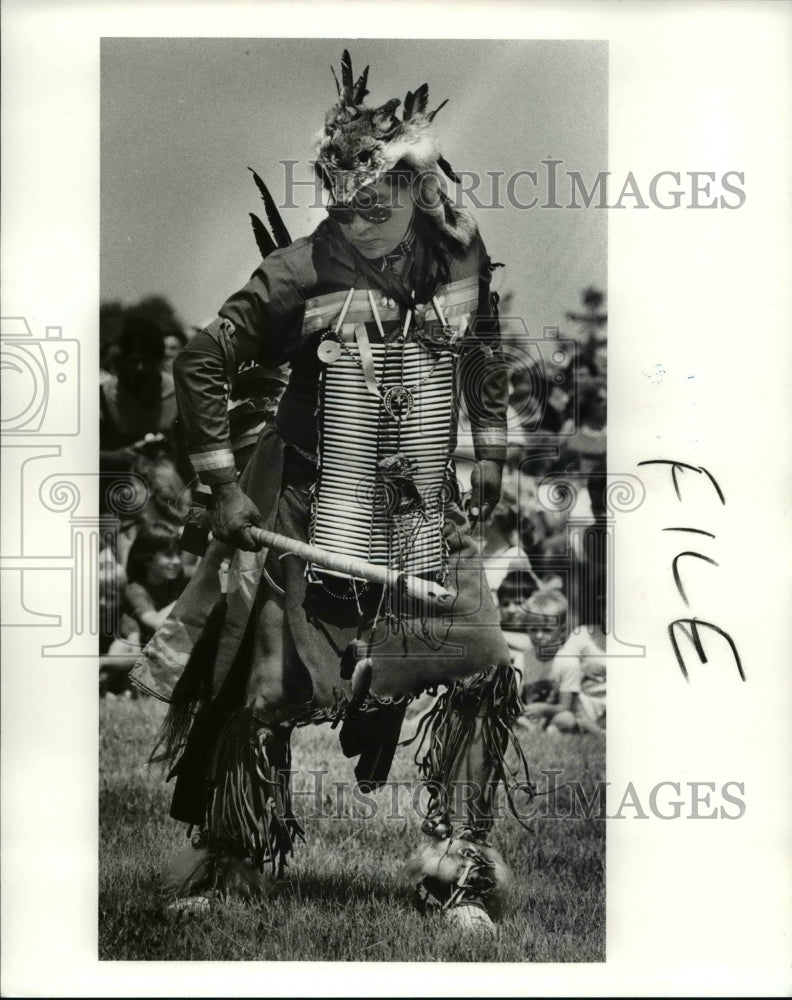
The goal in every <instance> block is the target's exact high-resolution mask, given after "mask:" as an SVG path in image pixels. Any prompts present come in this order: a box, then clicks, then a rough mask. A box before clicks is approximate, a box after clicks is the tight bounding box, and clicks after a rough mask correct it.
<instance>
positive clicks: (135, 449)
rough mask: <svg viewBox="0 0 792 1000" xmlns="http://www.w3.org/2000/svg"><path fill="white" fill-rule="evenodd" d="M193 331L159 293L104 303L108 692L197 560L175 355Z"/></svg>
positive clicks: (104, 663)
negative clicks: (187, 544) (186, 533)
mask: <svg viewBox="0 0 792 1000" xmlns="http://www.w3.org/2000/svg"><path fill="white" fill-rule="evenodd" d="M187 339H188V337H187V333H186V331H185V329H184V327H183V326H182V324H181V323H180V322H179V320H178V318H177V317H176V315H175V313H174V311H173V309H172V307H171V306H170V304H169V303H168V302H167V301H166V300H165V299H163V298H160V297H150V298H146V299H143V300H142V301H140V302H139V303H137V304H136V305H133V306H129V307H124V306H122V305H121V304H120V303H118V302H108V303H105V304H103V305H102V308H101V311H100V365H101V368H100V377H99V469H100V473H101V497H100V508H101V510H102V513H103V514H106V515H110V516H111V517H113V518H114V520H115V524H116V529H117V530H116V531H114V532H111V533H109V534H108V535H107V541H106V544H105V545H104V547H103V548H102V550H101V552H100V554H99V604H100V609H99V610H100V622H101V625H100V640H99V642H100V645H99V653H100V670H99V686H100V692H101V693H104V694H110V695H118V694H121V693H128V692H129V685H128V673H129V670H130V669H131V667H132V665H133V663H134V661H135V658H136V656H137V654H138V653H139V651H140V649H141V647H142V646H143V645H144V644H145V643H146V642H147V641H148V639H149V638H150V637H151V636H152V635H153V633H154V631H155V630H156V628H157V627H158V625H159V623H160V622H161V621H163V620H164V618H165V617H166V615H167V613H168V610H169V608H170V606H171V605H172V603H173V601H174V600H175V599H176V597H178V595H179V593H180V592H181V590H182V589H183V587H184V585H185V583H186V581H187V579H188V577H189V575H190V573H191V571H192V570H193V569H194V566H195V558H194V557H191V556H190V555H189V554H188V553H186V552H182V551H181V548H180V544H179V542H180V534H181V528H182V524H183V520H184V516H185V514H186V512H187V510H188V509H189V506H190V501H191V479H192V472H191V470H190V466H189V462H188V460H187V457H186V455H185V453H184V449H183V447H182V445H181V441H180V437H179V430H178V420H177V408H176V396H175V391H174V385H173V377H172V375H171V366H172V364H173V358H174V357H175V355H176V354H177V353H178V351H179V350H180V349H181V347H183V346H184V344H186V343H187Z"/></svg>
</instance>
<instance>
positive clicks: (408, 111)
mask: <svg viewBox="0 0 792 1000" xmlns="http://www.w3.org/2000/svg"><path fill="white" fill-rule="evenodd" d="M414 102H415V94H413V92H412V91H411V90H408V91H407V96H406V97H405V98H404V114H403V115H402V121H405V122H406V121H409V120H410V119H411V118H412V113H413V104H414Z"/></svg>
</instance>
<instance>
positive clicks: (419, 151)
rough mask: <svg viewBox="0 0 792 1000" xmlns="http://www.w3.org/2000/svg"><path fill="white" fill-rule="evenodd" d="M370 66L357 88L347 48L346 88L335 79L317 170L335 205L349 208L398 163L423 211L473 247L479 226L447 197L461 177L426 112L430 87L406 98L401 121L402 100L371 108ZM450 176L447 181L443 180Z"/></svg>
mask: <svg viewBox="0 0 792 1000" xmlns="http://www.w3.org/2000/svg"><path fill="white" fill-rule="evenodd" d="M368 72H369V67H368V66H366V68H365V69H364V70H363V73H362V74H361V75H360V77H359V79H358V80H357V82H356V83H353V77H352V60H351V58H350V55H349V52H348V51H347V50H346V49H345V50H344V54H343V56H342V57H341V83H339V82H338V77H337V76H336V73H335V70H333V77H334V78H335V82H336V90H337V91H338V102H337V103H336V104H335V105H334V106H333V107H332V108H331V109H330V111H328V113H327V115H326V117H325V126H324V130H323V131H322V133H321V135H320V138H319V143H318V145H317V148H316V170H317V173H318V174H319V176H320V177H321V178H322V182H323V184H324V186H325V187H326V188H327V189H328V190H329V191H330V193H331V195H332V197H333V199H334V200H335V201H336V202H340V203H346V202H349V201H351V200H352V198H353V197H354V196H355V194H356V193H357V192H358V191H359V190H360V189H361V188H363V187H366V186H367V185H371V184H376V183H377V181H380V180H382V178H383V177H384V176H385V174H386V173H387V172H388V171H389V170H392V169H393V168H394V167H395V166H396V165H397V164H399V165H400V166H401V165H407V166H408V167H409V168H410V171H411V173H412V175H413V198H414V201H415V204H416V207H417V208H418V209H419V210H420V211H422V212H423V213H424V214H425V215H426V216H427V217H428V218H429V219H431V221H432V222H433V223H434V224H435V225H436V226H437V227H438V228H439V229H440V230H441V231H442V232H443V233H445V234H446V236H448V237H450V238H451V239H453V240H455V241H456V242H457V243H459V244H461V245H462V246H468V245H469V244H470V242H471V240H472V239H473V236H474V235H475V233H476V224H475V222H474V221H473V219H472V218H471V216H470V215H469V214H468V213H467V212H466V211H465V210H464V209H463V208H461V207H459V206H457V205H455V204H453V202H452V201H451V199H450V198H449V197H448V195H447V194H446V192H445V190H444V189H445V187H446V186H447V182H446V180H445V178H448V179H449V180H451V181H454V182H455V183H459V178H458V177H457V176H456V174H455V173H454V171H453V170H452V169H451V165H450V164H449V163H448V161H447V160H446V159H445V158H444V157H443V156H441V154H440V150H439V149H438V146H437V138H436V136H435V133H434V129H433V128H432V122H433V120H434V117H435V115H436V114H437V112H438V111H439V110H440V108H442V107H443V106H444V105H445V104H446V103H447V101H443V103H442V104H440V105H439V106H438V107H437V108H435V110H434V111H431V112H428V113H427V110H426V107H427V104H428V100H429V88H428V86H427V85H426V84H425V83H424V84H421V86H420V87H419V88H418V89H417V90H416V91H415V93H412V92H408V93H407V96H406V97H405V98H404V110H403V113H402V117H401V118H398V117H397V115H396V113H395V112H396V109H397V108H398V107H399V105H400V104H401V101H400V100H399V99H398V98H393V99H392V100H390V101H386V102H385V104H383V105H381V106H380V107H378V108H370V107H367V106H366V105H365V104H364V103H363V99H364V98H365V96H366V95H367V94H368V90H367V88H366V84H367V82H368ZM444 175H445V176H444Z"/></svg>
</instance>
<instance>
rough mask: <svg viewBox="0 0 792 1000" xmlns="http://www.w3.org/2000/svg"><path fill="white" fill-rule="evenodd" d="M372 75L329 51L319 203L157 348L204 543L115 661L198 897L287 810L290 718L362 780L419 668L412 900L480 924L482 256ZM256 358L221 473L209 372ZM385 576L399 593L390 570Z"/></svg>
mask: <svg viewBox="0 0 792 1000" xmlns="http://www.w3.org/2000/svg"><path fill="white" fill-rule="evenodd" d="M367 81H368V67H367V68H366V70H365V71H364V72H363V74H362V75H361V76H360V78H359V79H358V80H357V81H356V82H354V78H353V75H352V65H351V61H350V58H349V54H348V53H347V52H344V54H343V60H342V68H341V80H340V82H338V81H336V82H337V88H338V100H337V103H336V104H335V106H334V107H333V108H332V109H331V111H330V112H329V113H328V115H327V117H326V121H325V127H324V131H323V133H322V136H321V139H320V141H319V144H318V147H317V157H316V169H317V171H318V173H319V175H320V176H321V179H322V182H323V184H324V187H325V188H326V190H327V193H328V202H329V204H328V209H327V214H328V217H327V219H325V220H324V221H323V222H322V223H320V225H319V226H318V227H317V229H316V230H315V231H314V232H313V233H312V234H311V235H310V236H308V237H304V238H302V239H298V240H296V241H295V242H293V243H291V244H290V245H288V246H279V247H278V248H277V249H274V244H272V241H269V242H267V240H265V239H264V236H263V235H262V230H263V228H264V227H263V226H262V224H261V223H260V222H259V220H255V222H254V227H255V228H257V238H258V239H259V244H260V245H261V243H262V241H263V242H264V247H263V249H262V253H264V255H265V259H264V260H263V261H262V263H261V265H260V266H259V268H258V269H257V270H256V272H255V273H254V274H253V276H252V277H251V279H250V281H249V282H248V283H247V284H246V285H245V287H244V288H242V289H241V291H239V292H237V293H236V294H235V295H232V296H231V297H230V298H229V299H228V300H227V301H226V302H225V304H224V305H223V306H222V307H221V308H220V311H219V316H218V318H217V319H216V320H215V321H214V322H212V323H211V324H210V325H209V326H208V327H207V328H206V329H205V330H204V331H202V332H201V333H200V334H198V335H197V336H196V337H195V338H194V339H193V340H192V341H191V342H190V344H189V345H188V346H187V347H186V348H185V349H184V350H183V351H182V352H181V354H180V355H179V357H178V359H177V361H176V364H175V366H174V375H175V379H176V387H177V394H178V400H179V407H180V412H181V418H182V422H183V425H184V429H185V432H186V435H187V437H188V440H189V443H190V449H191V460H192V463H193V465H194V467H195V470H196V472H197V474H198V475H199V476H200V478H201V480H202V481H203V483H204V484H206V485H207V486H208V487H210V488H211V491H212V502H211V505H210V511H209V521H210V527H211V531H212V535H213V540H212V541H211V543H210V545H209V547H208V549H207V551H206V555H205V557H204V559H203V561H202V563H201V565H200V566H199V568H198V570H197V572H196V574H195V576H194V577H193V578H192V580H191V582H190V585H189V586H188V588H187V589H186V590H185V592H184V594H183V596H182V598H181V599H180V600H179V601H178V603H177V604H176V606H175V608H174V611H173V614H172V615H171V617H170V618H169V619H168V621H167V622H166V623H165V624H164V626H163V627H162V628H161V629H160V630H159V632H158V633H157V634H156V635H155V636H154V638H153V639H152V641H151V642H150V644H149V645H148V646H147V648H146V649H145V650H144V653H143V655H142V657H141V659H140V661H139V663H138V665H137V667H136V669H135V672H134V678H135V680H136V682H137V684H138V685H139V686H141V687H142V688H144V689H146V690H148V691H150V692H151V693H152V694H154V695H156V696H158V697H160V698H163V699H165V700H166V701H168V702H169V703H170V709H169V712H168V715H167V718H166V721H165V724H164V727H163V731H162V733H161V739H160V743H159V747H158V752H157V755H156V756H157V758H158V759H161V760H165V761H167V762H169V763H170V764H171V765H172V772H171V773H172V775H175V777H176V786H175V791H174V796H173V804H172V807H171V815H172V816H173V817H174V818H175V819H177V820H181V821H183V822H185V823H186V824H187V825H188V827H189V828H190V830H191V831H194V836H193V839H192V841H191V842H190V844H189V846H188V847H187V848H186V849H185V851H184V852H182V853H181V854H180V856H179V857H178V858H176V859H175V860H174V862H173V863H172V864H171V865H170V866H169V868H168V871H167V872H166V873H165V876H164V884H165V886H166V888H167V889H168V890H169V891H171V892H172V893H174V894H179V893H181V894H187V895H193V896H194V897H195V898H197V899H198V900H202V901H204V902H205V899H206V897H207V894H211V893H212V892H213V891H215V892H216V891H229V890H231V889H237V890H239V891H242V892H245V893H251V892H258V891H260V890H261V888H262V886H263V884H264V881H266V879H265V874H266V873H267V872H269V873H270V875H271V876H275V877H277V876H278V875H279V874H280V873H281V872H282V870H283V867H284V865H285V864H286V860H287V857H288V856H289V855H290V854H291V853H292V850H293V847H294V843H295V839H296V838H297V837H299V836H301V835H302V832H303V831H302V830H301V827H300V825H299V823H298V821H297V819H296V817H295V816H294V814H293V812H292V806H291V797H290V787H289V769H290V738H291V734H292V731H293V730H294V728H295V727H298V726H302V725H306V724H308V723H315V722H332V723H338V722H342V723H343V724H342V726H341V730H340V736H341V745H342V747H343V749H344V752H345V753H346V754H347V756H358V757H359V761H358V763H357V766H356V769H355V774H356V776H357V779H358V781H359V783H360V784H361V785H362V786H363V787H365V788H367V789H375V788H378V787H380V786H381V785H382V784H383V783H384V781H385V780H386V778H387V775H388V771H389V767H390V763H391V760H392V758H393V754H394V751H395V748H396V745H397V742H398V738H399V732H400V728H401V723H402V720H403V718H404V713H405V709H406V706H407V704H408V703H409V701H410V700H411V699H412V698H414V697H415V696H417V695H419V694H420V693H421V692H423V691H426V690H438V689H439V690H441V692H442V693H441V694H440V697H439V698H438V700H437V701H436V703H435V705H434V707H433V708H432V709H431V710H430V712H429V713H428V714H427V715H426V716H425V717H424V719H423V720H422V723H421V727H420V729H419V733H420V734H421V737H420V739H419V749H418V751H417V754H416V758H417V760H418V766H419V773H420V777H421V778H422V779H423V780H424V781H425V782H426V784H427V788H428V792H429V803H430V807H429V811H428V815H427V817H426V820H425V821H424V823H423V828H422V829H423V834H424V836H425V837H426V838H427V839H426V842H425V843H424V845H423V846H422V847H421V848H420V849H419V850H418V851H417V852H416V855H415V858H414V860H413V862H412V865H413V870H414V871H415V873H416V878H417V882H418V886H417V889H418V891H417V893H416V899H417V901H418V904H419V906H420V907H421V909H422V910H424V911H431V910H436V911H438V912H440V913H443V914H444V915H445V917H446V919H448V920H451V921H454V922H455V923H456V924H458V925H459V926H460V927H461V928H463V929H471V928H475V929H482V928H483V929H484V930H491V929H492V926H493V925H492V923H491V919H490V914H491V913H493V912H494V910H495V903H496V899H497V896H498V892H499V890H500V889H501V888H502V886H503V884H504V882H505V878H506V868H505V865H504V864H503V862H502V860H501V859H500V858H499V856H498V855H497V853H496V852H495V850H494V848H493V847H492V844H491V840H490V836H491V828H492V824H493V796H494V794H495V792H496V789H497V785H498V783H499V782H504V783H506V784H507V785H509V786H510V787H509V792H510V794H509V801H511V794H512V793H513V791H514V789H515V787H520V788H522V789H523V790H524V791H527V792H528V793H529V794H530V792H531V785H530V782H529V779H528V774H527V770H526V768H525V761H524V759H523V758H522V756H521V755H520V757H519V758H518V760H519V761H521V764H522V772H521V780H520V781H519V782H517V783H515V778H514V777H513V775H512V773H511V771H510V770H509V767H508V766H507V764H506V761H505V754H506V751H507V748H508V745H509V740H510V738H512V737H511V730H510V724H511V722H512V721H513V719H514V718H515V717H516V716H517V715H518V714H519V710H520V706H519V702H518V697H517V689H516V685H515V678H514V674H513V671H512V668H511V666H510V663H509V653H508V649H507V647H506V644H505V642H504V639H503V636H502V634H501V631H500V627H499V619H498V613H497V610H496V608H495V606H494V604H493V602H492V599H491V597H490V593H489V589H488V587H487V583H486V578H485V576H484V573H483V569H482V566H481V563H480V561H479V557H478V550H477V547H476V544H475V543H474V541H473V538H472V537H471V532H470V520H471V519H480V520H484V519H486V518H487V517H488V516H489V514H490V512H491V511H492V509H493V507H494V506H495V505H496V504H497V502H498V499H499V496H500V485H501V469H502V464H503V461H504V458H505V452H506V404H507V396H508V383H507V378H506V368H505V365H504V361H503V358H502V355H501V350H500V341H499V332H498V323H497V314H496V312H495V309H494V301H493V299H492V298H491V295H490V277H491V269H492V265H491V262H490V258H489V257H488V255H487V252H486V250H485V248H484V245H483V243H482V240H481V237H480V236H479V233H478V230H477V227H476V224H475V222H474V221H473V219H472V218H471V217H470V216H469V215H468V213H467V212H466V211H465V210H463V209H462V208H460V207H459V206H457V205H456V204H455V203H454V201H453V200H452V199H451V198H450V197H449V196H448V194H447V193H446V188H447V185H448V182H449V180H451V181H453V180H454V179H455V177H454V173H453V171H452V169H451V167H450V165H449V164H448V162H447V161H446V160H445V159H444V158H443V157H442V156H441V155H440V152H439V149H438V146H437V140H436V137H435V134H434V131H433V128H432V121H433V119H434V117H435V115H436V113H437V110H439V109H436V110H435V111H432V112H429V111H428V110H427V108H428V89H427V86H426V84H424V85H422V86H421V87H419V88H418V90H416V91H415V92H414V93H408V94H407V96H406V98H405V100H404V108H403V113H402V115H401V117H399V116H398V115H397V113H396V112H397V108H398V107H399V105H400V103H401V102H400V101H398V100H395V99H394V100H389V101H387V102H386V103H385V104H383V105H381V106H379V107H376V108H372V107H368V106H367V105H366V104H365V103H364V99H365V97H366V96H367V94H368V89H367ZM441 106H442V105H441ZM271 209H272V206H271V205H268V216H269V219H270V224H271V225H272V226H273V229H274V230H275V231H276V239H275V242H276V243H278V244H285V243H288V234H286V235H285V237H284V233H285V230H283V229H282V224H281V223H279V221H278V220H276V221H275V222H273V215H272V211H271ZM256 223H258V226H256ZM251 361H257V362H258V363H260V364H263V365H265V366H267V367H268V368H271V369H275V368H278V367H279V366H281V365H284V364H288V365H289V367H290V374H289V381H288V385H287V386H286V389H285V391H284V393H283V395H282V397H281V399H280V403H279V405H278V411H277V416H276V419H275V422H274V424H273V425H268V426H266V427H265V429H264V431H263V432H262V433H261V435H260V437H259V439H258V442H257V445H256V448H255V451H254V453H253V455H252V457H251V459H250V461H249V462H248V464H247V467H246V468H245V471H244V472H243V474H242V476H241V478H240V479H239V480H238V479H237V473H236V470H235V461H234V453H233V449H232V441H231V432H230V428H229V419H228V412H227V402H228V388H227V386H228V384H229V382H230V381H231V380H232V376H233V374H234V372H236V371H238V370H239V368H240V366H241V365H242V366H243V365H244V364H245V363H246V362H251ZM461 399H463V400H464V402H465V404H466V408H467V411H468V413H469V416H470V421H471V425H472V429H473V440H474V445H475V449H476V457H477V465H476V467H475V469H474V471H473V474H472V478H471V484H472V491H473V496H472V501H471V505H470V508H469V510H468V511H467V513H466V512H465V511H464V510H463V509H462V506H461V504H460V495H459V490H458V486H457V484H456V481H455V478H454V474H453V465H452V463H451V462H450V456H451V454H452V453H453V451H454V448H455V443H456V427H457V418H458V410H459V405H460V401H461ZM276 545H277V548H276ZM285 550H289V551H290V553H291V554H289V555H286V556H284V555H283V552H284V551H285ZM279 553H280V555H279ZM327 553H331V554H332V558H331V559H330V560H329V561H328V560H327V559H322V558H320V555H319V554H327ZM229 558H230V567H229V570H228V583H227V587H226V588H224V592H223V588H221V573H220V569H221V566H222V565H223V563H224V561H226V560H228V559H229ZM365 566H368V567H372V566H373V567H375V569H377V571H378V572H379V573H381V575H380V576H379V577H378V572H374V573H373V574H372V573H370V572H367V571H364V569H362V568H361V567H365ZM406 579H409V580H411V581H413V583H412V584H411V586H412V590H409V589H408V588H405V587H403V586H398V585H396V586H394V585H393V583H394V581H398V580H406ZM427 594H428V595H430V599H426V597H427ZM432 594H434V598H432V597H431V595H432ZM512 739H513V738H512ZM514 743H515V748H516V750H517V751H518V752H519V746H518V745H516V741H514Z"/></svg>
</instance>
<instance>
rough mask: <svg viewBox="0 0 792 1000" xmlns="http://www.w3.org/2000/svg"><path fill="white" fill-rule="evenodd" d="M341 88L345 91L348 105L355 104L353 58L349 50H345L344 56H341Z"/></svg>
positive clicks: (344, 95)
mask: <svg viewBox="0 0 792 1000" xmlns="http://www.w3.org/2000/svg"><path fill="white" fill-rule="evenodd" d="M341 86H342V88H343V91H344V94H343V97H344V101H345V102H346V103H347V104H354V103H355V101H354V96H355V95H354V91H353V88H352V57H351V56H350V54H349V49H344V54H343V55H342V56H341Z"/></svg>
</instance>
